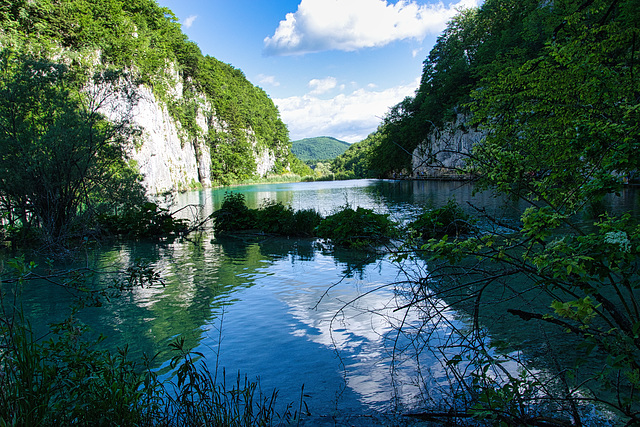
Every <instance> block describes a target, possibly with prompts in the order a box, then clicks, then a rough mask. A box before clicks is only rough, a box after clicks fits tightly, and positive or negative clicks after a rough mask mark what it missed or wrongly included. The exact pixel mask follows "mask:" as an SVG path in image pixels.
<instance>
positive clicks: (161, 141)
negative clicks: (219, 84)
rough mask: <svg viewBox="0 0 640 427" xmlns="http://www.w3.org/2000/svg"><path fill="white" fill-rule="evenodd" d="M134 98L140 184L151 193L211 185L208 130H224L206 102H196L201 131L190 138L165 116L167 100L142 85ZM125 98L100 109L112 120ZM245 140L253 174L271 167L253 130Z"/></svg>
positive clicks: (272, 158)
mask: <svg viewBox="0 0 640 427" xmlns="http://www.w3.org/2000/svg"><path fill="white" fill-rule="evenodd" d="M179 79H180V78H179V76H177V75H176V81H175V84H176V86H175V89H174V91H173V93H172V94H171V96H173V97H180V96H181V95H180V94H181V83H180V81H179ZM134 91H135V93H136V100H135V102H133V103H132V105H131V106H130V107H129V108H130V113H129V114H130V116H131V122H132V124H133V125H134V126H135V127H136V128H137V129H138V130H139V131H140V135H139V136H138V137H137V139H136V142H135V144H134V145H133V146H132V148H131V149H130V150H129V155H130V159H131V160H133V161H134V162H135V164H136V166H137V168H138V170H139V171H140V173H141V174H142V176H143V185H144V187H145V188H146V189H147V192H148V193H149V194H161V193H165V192H174V191H184V190H187V189H192V188H200V187H205V188H206V187H210V186H211V185H212V178H211V152H210V147H209V144H208V143H207V134H208V132H209V129H210V128H215V129H216V130H217V131H219V132H224V129H225V123H224V122H222V121H220V120H219V119H218V118H217V117H216V115H215V113H214V112H213V111H212V108H211V107H210V106H209V105H208V103H206V102H205V101H201V103H200V104H199V105H198V111H197V115H196V124H197V127H198V129H199V131H198V134H197V136H195V137H193V136H191V135H189V134H188V133H187V132H185V131H184V130H183V129H182V126H181V124H180V122H178V121H177V120H175V119H174V118H173V117H171V114H169V111H168V108H167V105H166V103H164V102H162V101H161V100H159V99H158V98H157V97H156V96H155V95H154V93H153V91H152V90H151V89H150V88H148V87H146V86H138V87H136V88H135V89H134ZM124 102H125V101H124V100H123V97H117V98H116V100H115V101H114V102H113V103H112V104H111V105H109V106H107V107H106V108H105V109H104V111H103V112H104V113H105V115H106V116H107V117H110V118H115V117H116V115H118V114H122V110H123V107H122V106H119V107H118V106H115V105H113V104H114V103H119V104H123V103H124ZM246 134H247V138H248V139H249V140H250V141H252V146H253V151H254V158H255V162H256V171H255V174H256V175H259V176H265V175H266V174H267V173H268V172H270V171H271V170H273V168H274V166H275V164H276V160H277V153H274V152H273V151H272V150H269V149H267V148H264V147H259V145H258V144H257V143H256V138H255V135H254V133H253V132H252V130H251V129H247V130H246Z"/></svg>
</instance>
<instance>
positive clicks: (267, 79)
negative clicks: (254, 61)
mask: <svg viewBox="0 0 640 427" xmlns="http://www.w3.org/2000/svg"><path fill="white" fill-rule="evenodd" d="M258 82H259V83H260V84H262V85H269V86H275V87H278V86H280V82H279V81H277V80H276V77H275V76H267V75H264V74H258Z"/></svg>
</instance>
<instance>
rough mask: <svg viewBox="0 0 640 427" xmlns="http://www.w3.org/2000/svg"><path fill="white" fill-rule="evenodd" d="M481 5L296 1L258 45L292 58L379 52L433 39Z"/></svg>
mask: <svg viewBox="0 0 640 427" xmlns="http://www.w3.org/2000/svg"><path fill="white" fill-rule="evenodd" d="M480 1H481V0H459V1H458V2H457V3H453V4H450V5H449V6H445V5H444V4H443V3H442V2H438V3H433V4H418V3H417V2H416V1H415V0H400V1H398V2H397V3H395V4H390V3H388V2H387V0H301V1H300V4H299V6H298V10H297V11H296V12H295V13H288V14H287V15H286V17H285V19H284V20H283V21H280V24H279V25H278V28H276V30H275V32H274V34H273V35H272V36H271V37H266V38H265V39H264V46H265V53H267V54H269V55H293V54H304V53H310V52H320V51H324V50H344V51H353V50H357V49H361V48H365V47H379V46H384V45H386V44H389V43H391V42H393V41H396V40H407V39H413V40H417V41H422V40H423V39H424V38H425V37H426V36H427V35H428V34H438V33H440V32H441V31H442V30H443V29H444V28H445V27H446V24H447V22H448V21H449V20H450V19H451V18H452V17H453V16H454V15H455V14H456V13H457V10H459V9H461V8H468V7H475V6H478V4H479V3H480Z"/></svg>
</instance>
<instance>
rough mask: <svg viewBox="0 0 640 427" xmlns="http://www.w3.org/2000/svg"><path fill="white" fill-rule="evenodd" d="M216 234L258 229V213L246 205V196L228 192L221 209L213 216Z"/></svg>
mask: <svg viewBox="0 0 640 427" xmlns="http://www.w3.org/2000/svg"><path fill="white" fill-rule="evenodd" d="M211 218H212V219H213V229H214V231H215V232H216V233H225V232H231V231H242V230H252V229H255V228H256V212H255V211H254V210H252V209H249V208H248V207H247V205H246V204H245V197H244V194H241V193H232V192H226V193H225V194H224V200H223V202H222V206H221V207H220V209H218V210H217V211H215V212H214V213H213V214H211Z"/></svg>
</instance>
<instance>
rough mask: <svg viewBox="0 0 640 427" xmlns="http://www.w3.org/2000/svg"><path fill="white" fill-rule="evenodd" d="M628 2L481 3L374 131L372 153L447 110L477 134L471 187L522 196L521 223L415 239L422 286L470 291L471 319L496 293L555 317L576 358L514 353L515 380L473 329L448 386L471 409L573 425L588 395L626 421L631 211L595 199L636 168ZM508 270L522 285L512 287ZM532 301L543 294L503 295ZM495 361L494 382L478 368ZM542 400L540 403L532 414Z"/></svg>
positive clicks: (636, 106) (639, 124)
mask: <svg viewBox="0 0 640 427" xmlns="http://www.w3.org/2000/svg"><path fill="white" fill-rule="evenodd" d="M639 11H640V2H638V1H637V0H626V1H624V0H586V1H584V2H578V3H577V2H572V1H553V2H542V3H541V2H537V1H534V2H528V1H525V2H516V1H508V0H488V1H486V2H485V3H484V5H483V6H482V7H481V8H480V9H478V10H476V11H469V12H465V13H463V14H461V15H459V17H457V18H456V19H454V20H453V21H452V22H451V23H450V25H449V27H448V29H447V31H445V33H444V34H443V36H442V37H440V38H439V39H438V43H437V44H436V47H435V48H434V50H433V51H432V52H431V54H430V56H429V58H428V59H427V61H425V73H424V75H423V79H422V83H421V86H420V89H419V90H418V92H417V94H416V97H415V98H412V99H407V100H405V101H404V102H403V103H401V104H399V105H398V106H396V108H395V109H394V110H392V113H391V114H390V116H389V117H388V118H387V124H386V127H384V128H382V136H381V137H380V138H381V143H380V144H379V145H378V146H377V148H376V149H377V150H378V154H380V153H382V152H383V151H384V150H387V149H389V147H390V145H389V142H387V141H385V138H390V137H391V136H393V135H409V136H411V135H413V133H412V132H415V135H417V136H418V138H417V139H413V140H411V141H412V142H405V144H407V145H406V146H405V148H407V147H408V148H407V149H408V150H409V149H411V147H412V144H414V143H419V142H420V139H419V137H420V136H424V135H425V132H427V131H428V129H425V127H426V128H428V127H429V126H437V125H438V123H439V121H441V120H446V119H447V115H448V114H450V113H452V112H460V111H463V112H465V113H466V114H467V115H468V116H469V117H470V121H471V123H472V124H473V125H474V126H477V127H479V128H480V129H482V130H483V131H484V133H485V135H486V136H485V138H483V139H482V140H481V141H480V142H479V143H477V144H476V145H475V146H474V148H473V151H472V152H471V153H469V154H468V158H467V169H468V172H471V173H473V174H474V176H476V179H477V180H476V189H485V190H490V191H492V192H494V193H496V194H506V195H509V196H511V198H513V199H516V200H521V201H524V202H526V206H527V208H526V209H525V210H524V212H523V214H522V216H521V222H520V223H519V224H504V223H502V222H501V221H500V219H499V218H493V217H491V216H489V215H487V216H485V217H484V219H485V220H486V221H487V222H488V223H490V224H492V226H493V227H488V228H486V229H484V230H482V232H481V233H479V234H478V235H476V236H474V237H471V238H466V239H461V240H457V239H450V238H448V237H447V236H445V237H443V238H441V239H433V240H431V241H429V242H428V243H426V244H425V245H423V246H422V249H424V250H425V251H427V252H428V253H429V254H430V256H432V257H433V258H432V259H431V263H430V275H429V277H428V278H427V279H428V281H429V283H430V286H432V287H433V288H434V289H435V292H436V294H437V295H438V296H439V297H442V298H445V299H447V300H448V301H451V302H450V303H451V304H453V303H456V302H458V303H459V302H461V301H468V300H469V299H471V300H473V305H474V308H473V312H474V316H476V318H477V316H478V312H480V311H482V310H487V309H489V310H493V311H495V310H497V307H498V305H497V304H496V301H491V302H489V301H487V299H486V296H485V294H486V290H487V289H492V290H494V291H497V292H499V293H500V292H501V293H502V295H504V300H503V301H504V306H506V307H507V313H505V314H507V315H514V316H518V317H519V318H520V319H521V320H522V321H523V322H544V323H546V324H548V325H554V326H556V327H558V328H559V329H560V330H561V331H566V332H567V333H569V334H571V335H572V336H573V337H574V338H575V339H576V340H577V341H576V342H578V343H579V345H578V346H577V348H576V349H575V351H574V355H573V357H574V360H573V361H574V362H576V364H575V365H571V364H565V363H566V360H563V361H562V363H561V362H560V361H559V360H560V357H559V356H556V359H555V363H556V364H557V366H556V368H555V370H553V372H554V377H553V378H552V379H550V378H543V377H541V376H539V375H537V374H536V373H535V372H532V371H531V370H530V369H529V367H528V366H527V364H526V363H522V362H521V361H518V364H519V367H520V369H521V373H520V376H519V377H516V376H514V375H512V374H511V373H506V374H505V372H507V371H506V370H505V369H504V365H502V363H503V362H504V361H502V362H501V361H499V360H498V358H495V357H493V356H492V355H491V354H490V353H489V352H488V350H487V348H486V347H485V346H484V344H481V343H479V341H477V337H478V336H481V333H480V331H475V330H474V332H473V333H470V334H468V335H466V336H465V337H464V344H461V345H460V346H461V347H464V348H466V349H467V350H468V352H467V353H464V356H462V355H458V356H457V357H454V358H451V359H450V360H449V361H448V362H447V366H448V367H450V368H451V369H452V370H453V371H454V376H455V375H456V374H458V375H463V373H464V376H470V377H471V378H472V380H470V381H469V382H468V383H465V382H464V381H460V384H461V385H462V388H463V389H464V390H466V392H468V393H469V396H471V397H472V399H473V404H472V406H471V408H470V411H471V412H472V413H473V414H474V415H476V416H478V417H481V418H491V419H493V420H496V421H501V422H504V423H507V424H529V423H530V422H533V421H534V420H536V419H538V418H539V417H538V415H537V414H539V413H541V412H545V416H548V415H549V414H551V413H557V414H559V413H563V415H559V416H558V417H559V418H562V417H564V418H570V419H572V420H573V423H574V424H573V425H582V422H583V421H582V420H583V418H582V417H583V414H582V413H581V411H580V405H581V404H582V403H583V402H586V401H590V402H594V403H596V404H597V405H604V406H605V407H606V408H607V410H611V411H613V413H614V414H615V417H618V418H620V419H621V420H624V421H623V422H628V424H627V425H635V424H638V423H640V401H639V400H638V397H637V389H638V387H640V381H639V379H640V365H639V363H638V361H639V360H640V340H639V339H638V331H639V330H640V309H639V307H640V301H639V299H638V297H639V296H640V295H639V294H638V289H640V275H639V274H638V272H639V271H640V227H639V225H638V218H637V217H635V216H634V215H632V213H631V212H623V213H615V212H611V211H609V210H608V209H607V204H606V203H605V202H604V200H605V197H612V196H614V195H615V194H617V193H620V192H621V191H622V190H623V185H624V184H625V183H626V182H629V181H632V180H634V178H635V175H636V173H637V171H638V166H639V164H638V161H639V160H638V156H637V152H638V150H639V149H640V79H639V78H638V57H639V56H640V43H639V40H640V12H639ZM449 79H451V80H449ZM456 82H457V84H456ZM447 88H449V89H447ZM459 88H461V90H460V91H458V89H459ZM434 103H435V104H434ZM427 112H428V113H427ZM425 123H426V124H425ZM421 126H422V127H423V128H420V127H421ZM372 159H376V157H375V155H374V157H373V158H372ZM372 161H373V160H372ZM390 166H393V167H395V168H398V167H400V166H401V164H400V163H397V164H395V165H390ZM484 213H485V212H484V211H483V210H482V209H478V216H483V214H484ZM514 280H519V281H522V282H524V283H526V284H527V285H528V288H527V290H525V291H516V290H515V289H514V288H513V287H512V286H511V283H512V282H513V281H514ZM431 284H432V285H431ZM460 289H464V295H462V296H460V294H459V293H456V292H458V290H460ZM425 298H426V297H425ZM534 299H535V300H541V299H543V300H548V301H549V302H550V303H549V306H548V307H547V309H546V310H544V309H542V310H541V309H533V308H531V309H528V310H524V309H516V308H514V307H513V304H515V301H518V300H522V301H532V300H534ZM412 304H415V305H416V306H418V305H420V303H419V302H416V303H412ZM488 304H491V305H490V308H488V307H489V305H488ZM510 305H511V307H509V306H510ZM474 328H476V329H480V328H481V327H480V326H479V325H475V326H474ZM549 346H550V350H549V352H550V354H553V353H554V348H553V343H550V344H549ZM590 357H596V358H598V360H601V361H602V363H601V365H600V366H599V369H598V370H597V372H594V371H592V370H589V369H588V368H586V367H585V363H586V362H585V361H586V360H588V359H589V358H590ZM463 359H464V360H465V362H464V363H461V362H462V360H463ZM457 368H460V370H459V371H456V369H457ZM494 368H495V369H496V371H494V372H497V371H501V372H502V373H503V374H504V377H503V379H502V381H498V380H496V378H495V377H492V376H491V375H492V374H488V372H490V371H491V369H494ZM474 369H477V370H474ZM459 378H462V376H461V377H459ZM581 393H587V395H586V396H585V395H583V394H581ZM532 396H537V397H532ZM540 396H544V397H543V400H544V402H545V403H540V402H542V401H541V400H538V404H539V407H538V408H536V409H534V411H533V412H530V409H531V408H530V406H528V405H529V404H530V403H529V402H532V401H536V400H537V399H539V397H540ZM550 403H552V404H550ZM541 408H545V409H541ZM555 411H557V412H555Z"/></svg>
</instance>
